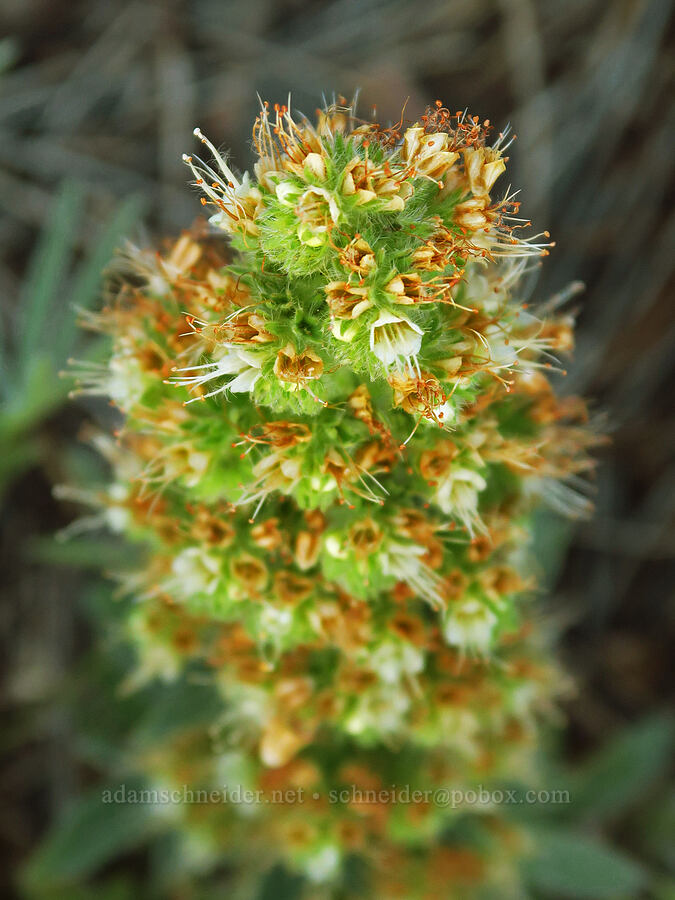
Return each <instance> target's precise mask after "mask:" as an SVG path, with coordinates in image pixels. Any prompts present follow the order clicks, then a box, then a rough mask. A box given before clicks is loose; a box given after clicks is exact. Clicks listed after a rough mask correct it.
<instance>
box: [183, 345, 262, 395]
mask: <svg viewBox="0 0 675 900" xmlns="http://www.w3.org/2000/svg"><path fill="white" fill-rule="evenodd" d="M223 350H224V353H223V355H222V356H221V358H220V359H218V360H214V362H210V363H204V364H203V365H201V366H186V367H185V368H183V369H177V370H176V371H178V372H188V373H191V374H188V375H181V376H179V377H177V378H174V379H172V384H180V385H183V386H185V387H200V386H201V385H203V384H208V383H209V382H211V381H213V380H214V378H222V377H224V376H225V375H236V376H237V377H236V378H233V379H232V381H230V382H228V383H227V384H224V385H221V386H220V387H217V388H215V389H214V390H212V391H210V392H209V393H208V394H204V395H203V396H204V397H213V396H215V395H216V394H220V393H225V392H226V391H232V392H233V393H235V394H241V393H246V392H247V391H251V390H253V388H254V387H255V384H256V382H257V380H258V378H260V369H261V367H262V362H263V361H262V357H261V356H260V354H259V353H256V352H254V351H251V350H244V349H242V348H241V347H238V346H236V345H233V344H224V345H223ZM200 399H201V396H199V397H194V398H193V399H192V400H188V403H193V402H194V401H195V400H200Z"/></svg>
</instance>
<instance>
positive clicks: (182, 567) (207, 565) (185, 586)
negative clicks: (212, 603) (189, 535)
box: [171, 547, 221, 599]
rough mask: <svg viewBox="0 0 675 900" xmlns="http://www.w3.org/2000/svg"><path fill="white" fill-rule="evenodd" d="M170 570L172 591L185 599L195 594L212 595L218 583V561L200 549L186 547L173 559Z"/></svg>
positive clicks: (219, 573)
mask: <svg viewBox="0 0 675 900" xmlns="http://www.w3.org/2000/svg"><path fill="white" fill-rule="evenodd" d="M171 570H172V572H173V574H174V575H175V576H176V577H175V579H174V589H177V590H178V591H179V592H180V593H181V594H182V595H183V597H185V599H190V598H191V597H193V596H194V595H195V594H212V593H213V592H214V591H215V589H216V588H217V587H218V582H219V581H220V575H221V572H220V560H219V559H218V558H217V557H215V556H212V555H211V554H209V553H208V552H206V551H205V550H202V549H201V548H200V547H188V548H187V549H186V550H183V551H181V552H180V553H179V554H178V555H177V556H175V557H174V560H173V563H172V564H171Z"/></svg>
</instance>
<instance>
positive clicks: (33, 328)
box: [19, 181, 83, 368]
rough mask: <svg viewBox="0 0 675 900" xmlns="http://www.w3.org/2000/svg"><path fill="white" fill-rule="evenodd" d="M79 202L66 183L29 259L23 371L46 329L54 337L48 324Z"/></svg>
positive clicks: (75, 188) (77, 189)
mask: <svg viewBox="0 0 675 900" xmlns="http://www.w3.org/2000/svg"><path fill="white" fill-rule="evenodd" d="M82 203H83V190H82V187H81V185H78V184H76V183H74V182H72V181H66V182H65V183H64V184H63V186H62V187H61V190H60V192H59V194H58V195H57V197H56V200H55V202H54V204H53V206H52V208H51V210H50V214H49V220H48V224H47V227H46V228H45V229H44V231H43V232H42V235H41V236H40V240H39V242H38V246H37V249H36V251H35V252H34V253H33V255H32V257H31V261H30V265H29V269H28V275H27V278H26V282H25V285H24V290H23V292H22V297H21V309H20V322H21V326H20V335H19V337H20V346H19V352H20V359H19V363H20V365H21V367H22V368H23V367H26V366H27V365H28V364H29V362H30V361H31V358H32V357H33V355H34V354H35V353H36V352H38V351H39V349H40V342H41V340H42V339H43V338H45V337H46V333H47V332H48V330H49V331H50V332H51V333H52V334H53V333H54V332H55V331H56V330H57V329H58V327H59V325H60V323H57V322H49V318H50V311H51V307H52V303H53V299H54V297H55V295H56V293H57V291H58V290H59V288H60V287H61V285H62V282H63V276H64V274H65V272H66V271H67V269H68V265H69V263H70V256H71V251H72V242H73V235H74V233H75V232H76V228H77V225H78V222H79V217H80V213H81V209H82ZM48 326H50V328H49V329H48Z"/></svg>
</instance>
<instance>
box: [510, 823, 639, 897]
mask: <svg viewBox="0 0 675 900" xmlns="http://www.w3.org/2000/svg"><path fill="white" fill-rule="evenodd" d="M536 840H537V846H536V850H535V853H534V855H533V856H532V857H530V858H529V859H528V860H527V861H526V862H525V863H524V864H523V874H524V877H525V879H526V881H527V882H528V883H529V884H530V886H531V887H532V888H534V889H536V890H538V891H541V892H542V893H543V894H544V895H546V896H553V897H557V898H562V897H564V898H578V900H623V898H626V900H633V898H634V897H636V896H637V894H638V892H639V891H640V889H641V888H642V887H643V885H644V884H645V882H646V880H647V875H646V873H645V871H644V870H643V869H642V868H641V867H640V866H638V865H637V864H636V863H634V862H633V861H632V860H630V859H628V858H627V857H625V856H623V855H622V854H621V853H619V852H617V851H616V850H613V849H610V848H609V847H607V846H605V845H604V844H601V843H600V842H599V841H597V840H595V839H594V838H591V837H588V836H587V835H580V834H574V833H572V832H569V831H563V830H562V829H561V830H555V831H554V830H550V831H540V832H539V833H538V834H537V837H536Z"/></svg>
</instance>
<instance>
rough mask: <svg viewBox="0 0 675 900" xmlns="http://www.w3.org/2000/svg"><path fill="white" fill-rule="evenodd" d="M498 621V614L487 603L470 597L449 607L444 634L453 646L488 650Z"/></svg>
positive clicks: (444, 624)
mask: <svg viewBox="0 0 675 900" xmlns="http://www.w3.org/2000/svg"><path fill="white" fill-rule="evenodd" d="M496 622H497V616H496V615H495V614H494V613H493V612H492V610H491V609H490V608H489V607H488V606H486V605H485V603H481V601H480V600H476V599H474V598H472V597H469V598H468V599H466V600H463V601H460V602H458V603H453V604H452V606H451V607H450V608H449V610H448V613H447V615H446V618H445V622H444V623H443V635H444V637H445V639H446V641H447V642H448V644H451V645H452V646H456V647H469V648H473V649H476V650H487V649H488V647H489V646H490V642H491V640H492V630H493V628H494V626H495V624H496Z"/></svg>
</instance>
